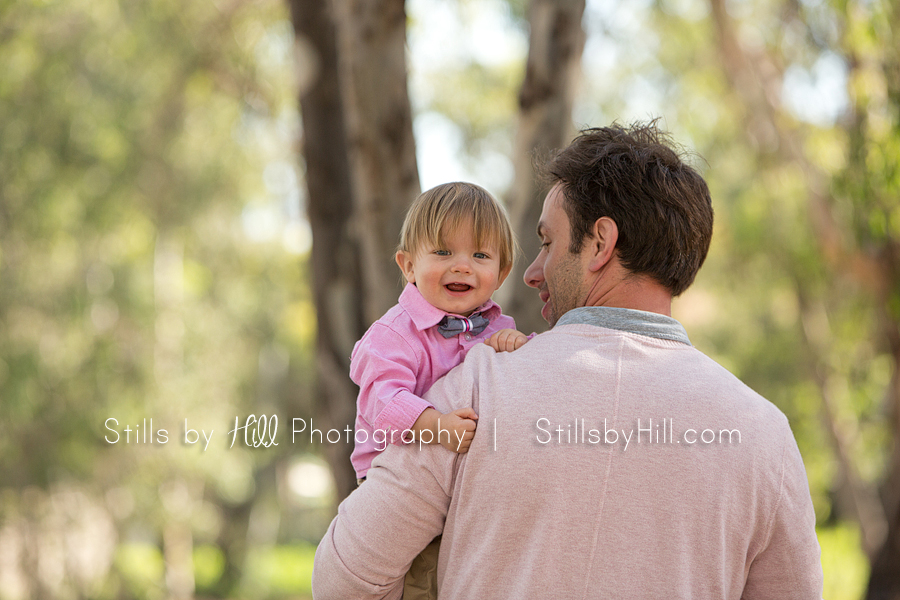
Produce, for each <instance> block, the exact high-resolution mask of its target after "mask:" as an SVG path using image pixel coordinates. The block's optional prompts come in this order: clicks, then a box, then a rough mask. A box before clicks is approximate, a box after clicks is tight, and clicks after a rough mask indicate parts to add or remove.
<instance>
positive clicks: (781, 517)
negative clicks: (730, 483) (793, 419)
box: [741, 429, 823, 600]
mask: <svg viewBox="0 0 900 600" xmlns="http://www.w3.org/2000/svg"><path fill="white" fill-rule="evenodd" d="M815 526H816V515H815V512H814V511H813V506H812V500H811V499H810V495H809V484H808V483H807V479H806V470H805V469H804V467H803V460H802V458H801V456H800V450H799V449H798V448H797V443H796V441H795V440H794V436H793V435H792V434H791V431H790V429H788V431H787V433H786V439H785V448H784V454H783V457H782V480H781V489H780V494H779V497H778V501H777V504H776V508H775V513H774V514H773V515H772V517H771V522H770V524H769V527H768V541H767V543H766V544H765V546H764V547H763V549H762V550H761V551H760V553H759V554H757V556H756V557H755V559H754V560H753V562H752V563H751V564H750V571H749V573H748V575H747V581H746V583H745V585H744V593H743V595H742V596H741V597H742V598H744V599H746V600H753V599H755V598H766V599H770V600H771V599H776V598H784V599H788V598H793V599H807V600H821V598H822V586H823V580H822V563H821V558H820V549H819V542H818V540H817V539H816V533H815V531H816V530H815Z"/></svg>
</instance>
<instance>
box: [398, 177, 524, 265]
mask: <svg viewBox="0 0 900 600" xmlns="http://www.w3.org/2000/svg"><path fill="white" fill-rule="evenodd" d="M466 219H472V223H473V225H474V228H475V231H474V235H475V243H476V244H477V245H479V246H482V245H491V246H493V247H495V248H496V249H497V252H498V254H499V256H498V259H499V261H500V271H501V272H502V271H503V270H505V269H506V268H508V267H511V266H512V262H513V255H514V253H515V245H516V242H515V238H514V237H513V233H512V227H511V226H510V224H509V217H508V216H507V214H506V209H505V208H503V205H502V204H500V203H499V202H497V200H495V199H494V197H493V196H491V194H490V193H489V192H488V191H487V190H485V189H484V188H482V187H481V186H478V185H475V184H474V183H465V182H461V181H454V182H452V183H444V184H441V185H438V186H435V187H433V188H431V189H430V190H428V191H426V192H422V193H421V194H420V195H419V197H418V198H416V199H415V200H414V201H413V203H412V205H411V206H410V207H409V210H408V211H407V213H406V219H404V220H403V228H402V229H401V230H400V246H399V250H401V251H403V252H406V253H408V254H411V255H415V254H416V253H417V252H418V251H419V250H421V249H422V247H423V246H425V245H431V246H443V245H444V244H445V242H444V234H445V233H448V232H453V231H455V230H456V228H457V227H459V226H460V225H461V224H462V223H463V222H464V221H465V220H466Z"/></svg>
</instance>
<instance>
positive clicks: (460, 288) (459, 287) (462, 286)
mask: <svg viewBox="0 0 900 600" xmlns="http://www.w3.org/2000/svg"><path fill="white" fill-rule="evenodd" d="M444 287H445V288H447V289H448V290H450V291H451V292H467V291H469V290H471V289H472V286H471V285H469V284H467V283H448V284H447V285H445V286H444Z"/></svg>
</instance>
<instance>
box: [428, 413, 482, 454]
mask: <svg viewBox="0 0 900 600" xmlns="http://www.w3.org/2000/svg"><path fill="white" fill-rule="evenodd" d="M476 419H478V415H477V414H476V413H475V411H474V410H472V409H471V408H460V409H457V410H454V411H453V412H449V413H447V414H445V415H441V417H440V427H439V429H438V442H440V444H441V446H443V447H444V448H447V449H448V450H453V451H454V452H456V453H458V454H465V453H466V452H468V451H469V446H470V445H471V444H472V438H474V437H475V426H476V424H475V420H476Z"/></svg>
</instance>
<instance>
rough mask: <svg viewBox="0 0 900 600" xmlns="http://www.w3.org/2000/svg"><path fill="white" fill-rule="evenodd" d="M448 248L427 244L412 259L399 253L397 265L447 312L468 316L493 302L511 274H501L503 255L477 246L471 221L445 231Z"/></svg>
mask: <svg viewBox="0 0 900 600" xmlns="http://www.w3.org/2000/svg"><path fill="white" fill-rule="evenodd" d="M443 237H444V242H445V244H444V246H442V247H438V246H430V245H426V246H423V247H422V248H419V250H418V251H417V252H416V253H415V255H414V256H410V255H409V254H408V253H406V252H398V253H397V262H398V263H399V264H400V268H401V269H402V270H403V274H404V276H405V277H406V280H407V281H408V282H409V283H415V284H416V287H417V288H419V293H421V294H422V297H423V298H425V300H427V301H428V303H429V304H431V305H432V306H435V307H437V308H439V309H441V310H443V311H444V312H448V313H451V314H454V315H461V316H464V317H467V316H469V315H470V314H472V311H474V310H475V309H476V308H478V307H479V306H481V305H482V304H484V303H485V302H487V301H488V299H490V297H491V294H493V293H494V291H495V290H496V289H497V288H499V287H500V284H501V283H503V280H504V279H506V276H507V275H508V274H509V268H508V267H507V268H506V269H504V272H502V273H501V272H500V253H499V251H498V249H497V248H495V247H493V246H492V245H487V246H485V245H482V246H479V245H477V244H476V243H475V236H474V234H473V227H472V222H471V219H470V220H469V221H467V222H463V223H460V224H459V226H458V227H457V228H456V229H455V230H454V231H451V232H445V235H444V236H443Z"/></svg>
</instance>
